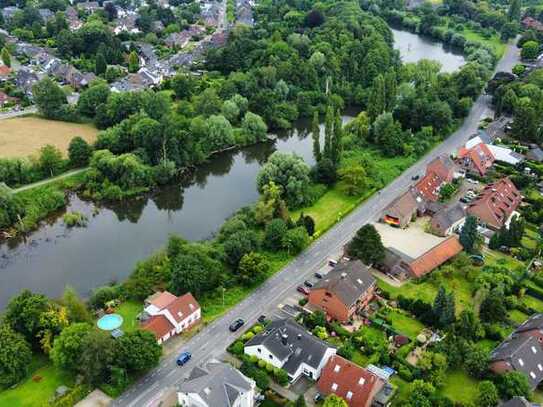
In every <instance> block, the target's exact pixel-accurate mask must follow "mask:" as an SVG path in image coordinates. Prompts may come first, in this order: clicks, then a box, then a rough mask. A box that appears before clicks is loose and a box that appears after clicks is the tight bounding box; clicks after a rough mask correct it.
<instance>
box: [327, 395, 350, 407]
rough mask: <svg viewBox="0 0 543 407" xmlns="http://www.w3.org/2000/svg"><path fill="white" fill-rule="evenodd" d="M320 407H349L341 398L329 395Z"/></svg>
mask: <svg viewBox="0 0 543 407" xmlns="http://www.w3.org/2000/svg"><path fill="white" fill-rule="evenodd" d="M322 407H349V405H348V404H347V402H346V401H345V400H343V399H342V398H341V397H339V396H336V395H335V394H330V395H329V396H327V397H326V398H325V399H324V403H323V405H322Z"/></svg>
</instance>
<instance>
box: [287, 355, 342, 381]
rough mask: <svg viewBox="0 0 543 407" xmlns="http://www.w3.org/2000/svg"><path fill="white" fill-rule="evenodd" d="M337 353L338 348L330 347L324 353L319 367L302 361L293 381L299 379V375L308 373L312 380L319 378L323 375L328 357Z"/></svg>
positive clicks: (293, 376)
mask: <svg viewBox="0 0 543 407" xmlns="http://www.w3.org/2000/svg"><path fill="white" fill-rule="evenodd" d="M335 354H336V350H335V349H334V348H328V349H327V350H326V352H325V354H324V357H323V358H322V359H321V362H320V363H319V365H318V366H317V368H314V367H311V366H309V365H308V364H306V363H302V364H301V365H300V366H299V367H298V370H296V373H294V375H292V380H291V381H295V380H296V379H298V377H300V375H301V374H304V375H306V376H307V377H309V378H310V379H312V380H318V379H319V377H321V372H322V369H323V368H324V366H325V365H326V363H328V359H330V358H331V357H332V356H333V355H335Z"/></svg>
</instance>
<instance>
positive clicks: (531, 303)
mask: <svg viewBox="0 0 543 407" xmlns="http://www.w3.org/2000/svg"><path fill="white" fill-rule="evenodd" d="M522 302H523V303H524V304H526V305H527V306H528V307H530V308H533V309H535V310H536V311H537V312H543V301H541V300H538V299H537V298H535V297H532V296H531V295H525V296H524V297H522Z"/></svg>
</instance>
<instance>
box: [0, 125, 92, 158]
mask: <svg viewBox="0 0 543 407" xmlns="http://www.w3.org/2000/svg"><path fill="white" fill-rule="evenodd" d="M97 134H98V130H97V129H96V128H95V127H94V126H92V125H90V124H80V123H67V122H60V121H54V120H47V119H42V118H40V117H37V116H27V117H16V118H13V119H6V120H0V158H7V157H26V156H28V155H32V154H34V153H37V152H38V151H39V149H40V148H42V147H43V146H45V145H47V144H51V145H53V146H55V147H58V148H59V149H60V151H62V152H63V153H66V151H67V150H68V145H69V144H70V140H71V139H72V138H73V137H75V136H80V137H82V138H83V139H85V140H86V141H88V142H93V141H94V140H96V135H97Z"/></svg>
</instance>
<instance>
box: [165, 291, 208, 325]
mask: <svg viewBox="0 0 543 407" xmlns="http://www.w3.org/2000/svg"><path fill="white" fill-rule="evenodd" d="M198 308H200V305H199V304H198V302H197V301H196V299H195V298H194V297H193V296H192V294H191V293H187V294H185V295H182V296H181V297H178V298H176V299H175V300H174V301H172V302H171V303H170V304H169V305H168V306H167V307H166V309H167V310H168V311H170V314H172V317H173V318H174V319H175V320H176V321H177V322H181V321H182V320H184V319H185V318H187V317H188V316H189V315H190V314H192V313H193V312H194V311H196V310H197V309H198Z"/></svg>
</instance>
